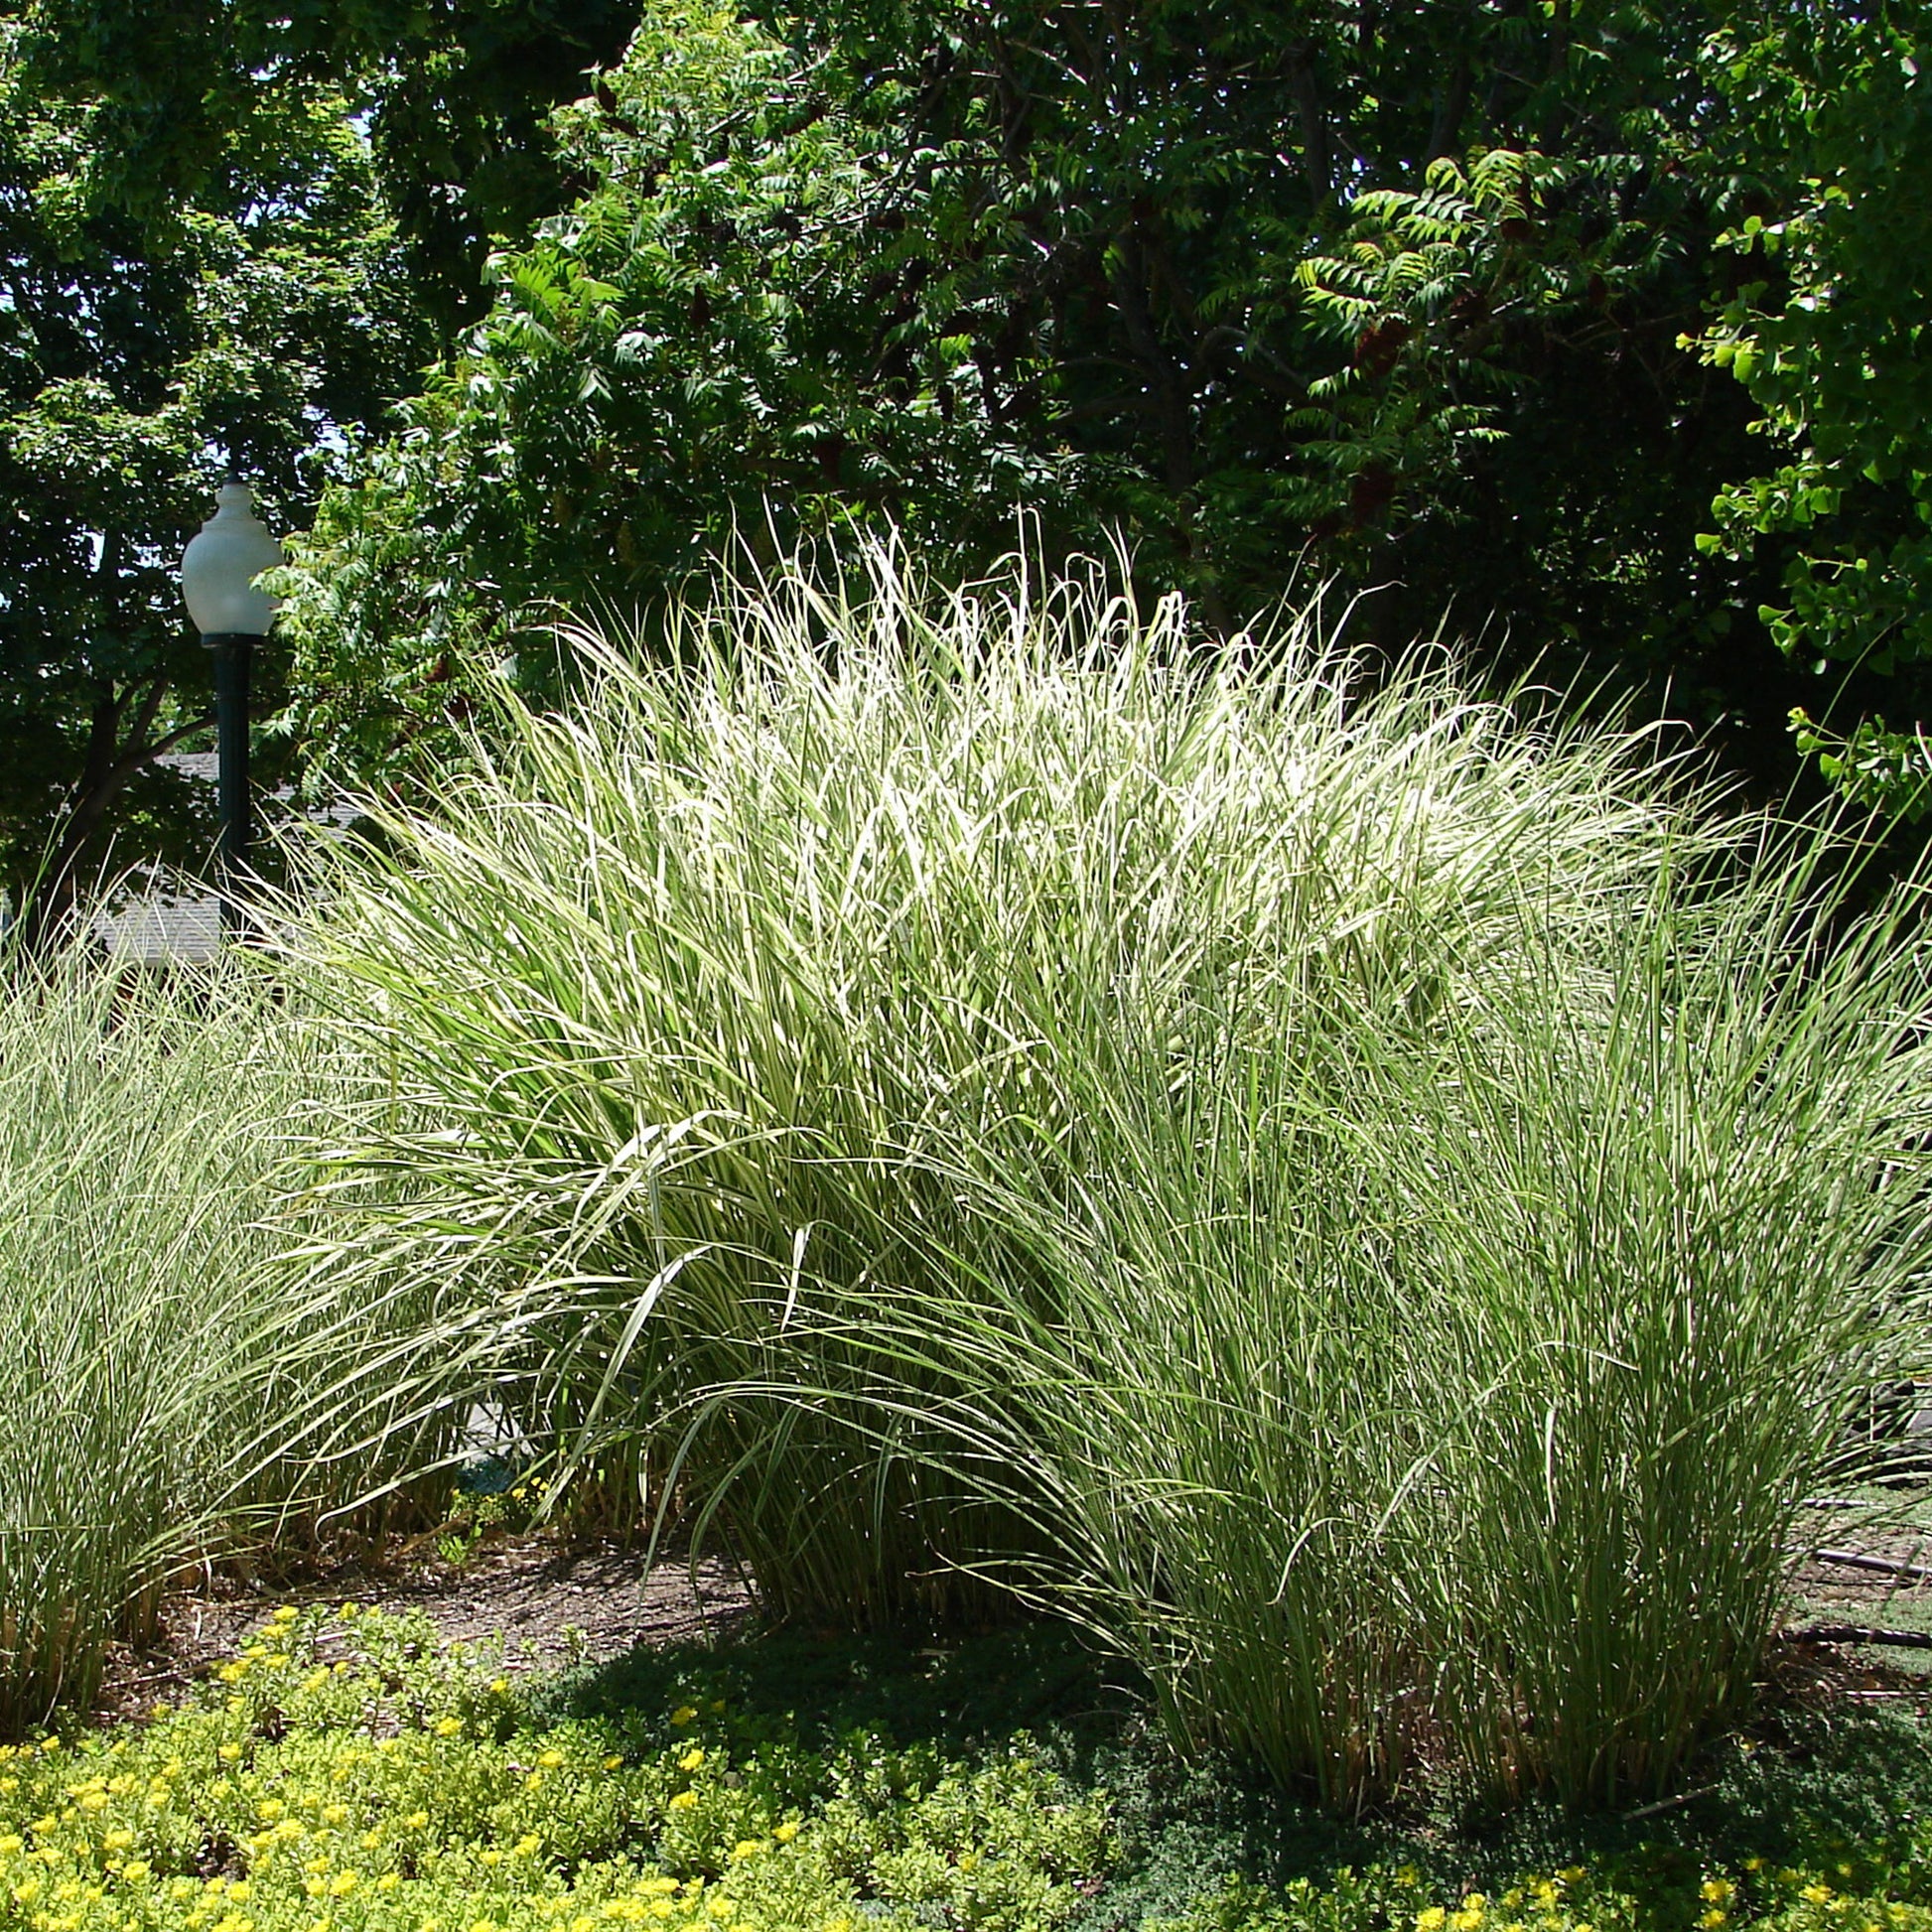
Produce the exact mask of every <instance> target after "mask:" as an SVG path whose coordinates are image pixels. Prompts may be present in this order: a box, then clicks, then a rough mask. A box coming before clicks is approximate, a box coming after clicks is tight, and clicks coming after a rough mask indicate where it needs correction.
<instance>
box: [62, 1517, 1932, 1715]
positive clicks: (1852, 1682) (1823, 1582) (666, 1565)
mask: <svg viewBox="0 0 1932 1932" xmlns="http://www.w3.org/2000/svg"><path fill="white" fill-rule="evenodd" d="M1801 1527H1802V1528H1803V1529H1804V1530H1805V1532H1806V1541H1807V1543H1808V1545H1809V1546H1810V1547H1812V1548H1814V1549H1831V1550H1852V1551H1857V1552H1859V1553H1862V1554H1864V1555H1868V1556H1876V1557H1883V1558H1887V1559H1890V1560H1891V1561H1893V1562H1896V1563H1900V1564H1907V1565H1912V1564H1917V1565H1925V1566H1927V1567H1928V1568H1932V1531H1928V1530H1925V1529H1917V1528H1912V1527H1909V1526H1906V1527H1897V1526H1890V1527H1885V1528H1879V1527H1877V1526H1875V1525H1872V1524H1870V1523H1868V1522H1866V1521H1863V1520H1862V1519H1861V1518H1860V1517H1858V1516H1857V1515H1853V1514H1840V1513H1837V1512H1833V1511H1829V1510H1819V1511H1816V1512H1807V1516H1806V1519H1805V1521H1804V1523H1803V1524H1802V1525H1801ZM427 1542H428V1540H427V1539H425V1538H417V1539H414V1540H413V1541H411V1542H409V1543H397V1544H395V1545H393V1546H391V1547H390V1548H389V1549H387V1550H385V1551H383V1552H379V1553H375V1554H371V1553H369V1552H368V1551H366V1550H364V1551H362V1552H361V1553H359V1554H358V1555H357V1556H356V1557H354V1558H352V1559H347V1560H344V1561H341V1562H339V1563H336V1564H334V1565H331V1566H326V1567H323V1568H321V1569H319V1570H318V1571H317V1572H315V1573H314V1574H313V1575H311V1576H308V1577H305V1578H303V1579H302V1580H300V1581H298V1582H295V1583H292V1584H286V1585H284V1584H277V1583H274V1582H271V1581H269V1580H266V1579H261V1578H257V1579H254V1580H252V1581H249V1580H243V1579H240V1578H236V1577H232V1576H223V1575H215V1576H211V1577H208V1578H207V1579H205V1580H204V1581H203V1582H202V1584H201V1585H200V1586H199V1587H194V1588H189V1589H183V1590H180V1591H177V1592H175V1593H173V1594H171V1595H170V1596H169V1597H168V1598H167V1599H166V1601H165V1602H164V1604H163V1608H162V1613H161V1627H160V1632H159V1635H158V1638H157V1640H156V1641H155V1642H154V1643H152V1644H150V1645H147V1646H144V1647H142V1648H140V1649H138V1650H137V1649H132V1648H129V1647H127V1646H121V1647H119V1648H117V1649H116V1651H115V1652H114V1654H113V1656H112V1657H111V1659H110V1662H109V1667H108V1671H107V1675H106V1680H105V1682H104V1684H103V1687H102V1692H101V1696H100V1699H99V1703H98V1706H97V1712H96V1716H97V1720H98V1722H101V1723H112V1722H115V1721H117V1720H120V1719H125V1718H129V1717H134V1716H138V1715H141V1714H145V1713H146V1712H147V1711H149V1710H151V1709H152V1708H153V1706H154V1705H155V1704H156V1703H157V1702H163V1701H169V1700H172V1699H173V1698H175V1697H178V1696H179V1695H180V1694H181V1693H182V1692H183V1691H184V1690H185V1689H186V1688H187V1686H189V1685H190V1684H191V1683H193V1682H195V1681H196V1680H198V1679H200V1678H203V1677H206V1676H207V1674H208V1673H209V1672H210V1670H211V1669H212V1668H213V1666H214V1665H215V1664H216V1663H217V1662H219V1661H220V1660H221V1659H223V1658H225V1657H229V1656H232V1655H233V1654H234V1652H235V1650H236V1649H237V1648H238V1646H239V1645H240V1644H241V1642H242V1641H243V1639H244V1638H245V1637H246V1636H247V1635H248V1634H249V1633H250V1632H251V1631H252V1630H254V1629H255V1628H257V1627H258V1626H259V1625H260V1624H261V1623H263V1622H264V1621H265V1620H266V1619H267V1617H268V1616H269V1614H270V1613H271V1612H272V1611H273V1610H274V1609H275V1608H276V1607H277V1606H278V1605H280V1604H282V1603H285V1602H292V1603H296V1604H304V1603H311V1602H330V1603H339V1602H342V1601H344V1600H345V1599H352V1600H353V1601H354V1602H355V1603H356V1604H357V1605H358V1606H360V1607H364V1608H369V1607H375V1608H381V1609H386V1610H404V1609H418V1610H421V1611H423V1612H424V1613H425V1614H426V1615H427V1616H428V1617H429V1619H430V1621H431V1622H432V1623H433V1624H434V1625H435V1626H436V1628H437V1630H438V1631H439V1632H440V1633H441V1634H442V1636H443V1638H444V1640H445V1641H446V1642H450V1643H455V1642H463V1641H467V1642H478V1641H494V1640H497V1639H499V1638H500V1639H501V1641H502V1644H503V1651H504V1667H505V1669H507V1670H509V1671H513V1672H514V1671H529V1670H556V1669H558V1668H560V1667H562V1666H564V1665H567V1664H571V1663H578V1662H603V1661H605V1660H607V1659H609V1658H613V1657H618V1656H621V1655H622V1654H623V1653H624V1652H625V1651H627V1650H630V1649H633V1648H635V1647H637V1646H639V1645H652V1646H658V1645H665V1644H671V1643H678V1642H688V1641H709V1640H715V1639H717V1638H719V1637H722V1636H726V1635H729V1634H731V1633H733V1632H735V1631H739V1630H742V1629H744V1628H746V1627H747V1626H748V1625H749V1624H750V1623H751V1622H752V1621H753V1619H754V1615H755V1609H754V1604H753V1599H752V1594H751V1591H750V1589H749V1588H748V1587H747V1585H746V1583H745V1580H744V1578H743V1577H742V1576H741V1575H740V1574H738V1573H737V1572H736V1571H735V1570H734V1569H732V1568H731V1567H730V1566H729V1565H728V1564H726V1563H725V1562H724V1561H722V1560H721V1559H719V1558H716V1557H707V1558H705V1559H704V1560H703V1561H701V1562H699V1563H697V1564H696V1565H693V1564H692V1563H690V1562H689V1560H688V1559H686V1558H684V1557H682V1556H675V1557H672V1558H670V1559H668V1560H662V1561H660V1562H658V1563H657V1564H656V1565H655V1567H653V1566H651V1565H650V1564H649V1563H648V1562H647V1561H646V1552H645V1550H644V1548H643V1546H642V1545H640V1544H623V1543H619V1542H614V1541H609V1540H602V1539H583V1538H579V1539H574V1540H571V1539H560V1538H557V1537H555V1536H551V1535H538V1536H532V1537H525V1538H520V1539H517V1538H509V1537H495V1538H491V1539H489V1540H486V1541H485V1542H483V1543H482V1544H481V1545H479V1546H478V1547H477V1548H476V1550H475V1551H474V1552H473V1553H472V1554H471V1556H470V1557H469V1558H468V1559H467V1561H465V1562H464V1563H462V1564H451V1563H449V1562H448V1561H446V1560H444V1559H443V1558H441V1557H440V1556H437V1555H435V1554H434V1553H433V1551H431V1550H430V1549H429V1548H428V1547H427ZM1820 1625H1858V1626H1865V1627H1872V1628H1879V1629H1906V1630H1919V1631H1932V1577H1912V1576H1902V1575H1901V1576H1885V1575H1880V1574H1876V1573H1873V1572H1869V1571H1862V1570H1858V1569H1854V1568H1851V1567H1848V1566H1845V1565H1839V1564H1833V1563H1830V1562H1820V1561H1817V1560H1804V1559H1800V1560H1798V1561H1796V1562H1795V1563H1794V1567H1793V1571H1792V1577H1791V1603H1790V1607H1789V1613H1788V1616H1787V1628H1788V1629H1789V1630H1791V1631H1801V1630H1804V1629H1806V1628H1815V1627H1817V1626H1820ZM1767 1664H1768V1674H1769V1676H1770V1679H1771V1681H1772V1682H1773V1683H1774V1684H1775V1685H1776V1687H1777V1689H1778V1690H1779V1691H1780V1692H1781V1693H1783V1694H1784V1695H1786V1696H1790V1697H1795V1698H1796V1699H1798V1700H1799V1701H1800V1702H1803V1703H1807V1704H1810V1703H1815V1702H1820V1701H1825V1702H1830V1701H1835V1700H1838V1699H1841V1698H1842V1699H1846V1700H1849V1701H1852V1702H1881V1701H1884V1702H1912V1703H1919V1704H1926V1705H1932V1651H1927V1650H1906V1649H1887V1648H1885V1647H1882V1646H1871V1645H1847V1644H1821V1643H1809V1642H1794V1641H1785V1642H1781V1643H1779V1644H1778V1645H1776V1646H1775V1647H1774V1652H1773V1655H1772V1656H1771V1657H1770V1658H1769V1659H1768V1660H1767Z"/></svg>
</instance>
